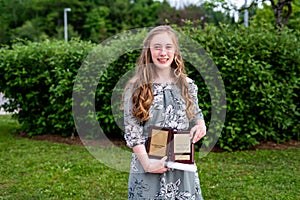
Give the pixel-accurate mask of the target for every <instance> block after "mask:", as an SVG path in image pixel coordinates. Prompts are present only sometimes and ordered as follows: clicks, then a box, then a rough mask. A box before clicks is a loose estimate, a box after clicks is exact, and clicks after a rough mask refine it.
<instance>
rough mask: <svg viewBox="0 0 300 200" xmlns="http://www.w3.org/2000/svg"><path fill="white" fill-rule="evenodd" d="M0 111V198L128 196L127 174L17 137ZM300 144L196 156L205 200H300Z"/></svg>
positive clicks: (85, 154) (81, 152)
mask: <svg viewBox="0 0 300 200" xmlns="http://www.w3.org/2000/svg"><path fill="white" fill-rule="evenodd" d="M18 126H19V125H18V124H17V123H16V121H14V120H13V119H11V117H10V116H9V115H0V200H1V199H5V200H10V199H22V200H26V199H30V200H32V199H43V200H44V199H57V200H58V199H70V200H71V199H72V200H73V199H80V200H81V199H117V200H118V199H127V181H128V173H126V172H121V171H118V170H115V169H112V168H109V167H106V166H105V165H103V164H101V163H100V162H99V161H98V160H97V159H95V157H94V156H93V155H91V154H90V153H89V151H88V150H87V149H86V148H85V147H81V146H71V145H67V144H56V143H51V142H46V141H34V140H29V139H25V138H19V137H16V136H15V135H14V134H13V132H15V131H16V128H17V127H18ZM299 155H300V148H294V149H286V150H257V151H242V152H233V153H229V152H228V153H227V152H225V153H210V154H208V156H206V157H204V158H202V159H201V160H197V165H198V169H199V175H200V181H201V187H202V193H203V196H204V198H205V199H209V200H210V199H217V200H220V199H229V200H231V199H264V200H265V199H280V200H281V199H291V200H294V199H300V196H299V188H300V170H299V164H300V157H299Z"/></svg>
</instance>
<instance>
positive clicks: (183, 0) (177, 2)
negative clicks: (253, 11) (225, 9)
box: [161, 0, 253, 21]
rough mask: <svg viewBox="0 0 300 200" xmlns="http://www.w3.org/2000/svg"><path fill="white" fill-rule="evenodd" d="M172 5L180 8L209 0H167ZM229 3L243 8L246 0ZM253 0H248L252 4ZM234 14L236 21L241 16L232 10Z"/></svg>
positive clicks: (228, 0)
mask: <svg viewBox="0 0 300 200" xmlns="http://www.w3.org/2000/svg"><path fill="white" fill-rule="evenodd" d="M161 1H162V0H161ZM167 1H168V2H169V3H170V5H171V6H174V7H177V8H180V7H183V6H184V5H190V4H196V5H197V4H199V3H202V2H204V1H208V0H167ZM226 1H227V2H228V3H230V4H233V5H235V6H236V7H237V8H241V7H242V6H243V5H244V4H245V0H226ZM252 1H253V0H247V5H250V4H251V2H252ZM231 15H232V16H234V18H235V21H237V20H238V18H239V13H238V12H236V11H232V13H231Z"/></svg>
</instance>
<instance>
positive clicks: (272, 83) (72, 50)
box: [0, 24, 300, 150]
mask: <svg viewBox="0 0 300 200" xmlns="http://www.w3.org/2000/svg"><path fill="white" fill-rule="evenodd" d="M177 30H178V31H180V32H182V33H184V34H185V35H187V36H189V37H191V38H193V39H194V40H195V41H197V42H198V43H199V44H200V45H202V46H203V48H204V49H205V50H206V51H207V52H208V54H209V55H210V56H211V58H212V59H213V61H214V62H215V64H216V65H217V67H218V69H219V71H220V73H221V75H222V79H223V81H224V85H225V90H226V102H227V107H226V109H227V112H226V121H225V125H224V128H223V131H222V133H221V137H220V138H219V140H218V146H220V147H221V148H223V149H226V150H236V149H248V148H251V147H253V146H254V145H256V144H258V143H259V142H261V141H276V142H283V141H287V140H290V139H296V140H299V132H300V125H299V121H300V111H299V93H300V91H299V88H300V81H299V80H300V77H299V74H300V42H299V39H298V38H299V35H300V34H299V32H297V31H292V30H283V31H282V32H280V33H278V32H277V31H276V30H274V29H273V28H272V27H269V26H268V25H263V26H256V25H255V24H254V25H252V26H250V27H248V28H245V27H243V26H238V27H230V26H227V25H221V26H220V27H215V26H211V25H207V26H206V28H205V29H201V28H200V27H199V28H195V27H192V26H189V25H186V26H185V27H183V28H177ZM96 46H97V45H96V44H92V43H89V42H85V41H80V40H72V41H70V42H68V43H66V42H63V41H49V40H47V41H44V42H41V43H35V42H29V41H19V42H17V43H15V44H14V45H13V46H11V47H2V48H1V49H0V76H1V77H0V91H1V92H3V93H4V94H5V96H6V97H7V98H9V99H10V101H9V104H6V105H4V109H5V110H6V111H14V110H16V109H17V110H18V113H16V115H15V116H16V118H17V119H18V120H19V122H20V123H21V124H22V131H24V132H26V133H27V134H29V135H35V134H46V133H50V134H61V135H63V136H69V135H71V134H74V133H76V128H75V124H74V119H73V115H72V93H73V86H74V83H75V79H76V76H77V73H78V70H79V68H80V67H81V66H82V64H83V62H84V60H85V59H86V57H87V56H88V55H89V53H90V52H91V51H92V50H94V49H95V47H96ZM139 52H140V51H139V50H136V51H129V52H127V53H126V54H124V55H122V56H120V57H119V58H118V59H117V60H115V61H113V62H112V63H111V64H110V66H108V67H107V69H106V70H105V71H101V77H100V79H99V82H98V85H97V90H96V94H95V95H96V97H95V101H96V102H95V105H96V108H95V109H96V118H97V120H98V121H99V122H100V124H101V127H102V128H103V129H104V130H103V131H104V132H105V133H109V136H111V137H119V136H122V134H123V133H122V130H120V128H119V127H118V125H117V123H116V121H115V118H114V117H113V114H112V111H111V98H112V92H113V88H114V87H115V84H116V83H117V82H118V80H119V79H120V77H122V76H123V75H124V74H125V73H126V72H127V71H128V70H130V69H132V68H133V67H134V64H135V60H136V59H137V57H138V55H139ZM186 65H187V69H188V74H189V76H190V77H191V78H193V79H194V80H195V81H196V83H197V85H198V87H199V105H200V107H201V108H202V109H203V112H204V115H205V118H206V121H207V124H208V127H209V121H210V116H211V102H210V101H211V100H210V96H209V92H208V88H207V86H206V85H205V83H204V81H203V79H202V77H201V76H200V74H199V73H196V69H195V68H194V67H193V66H192V65H191V64H190V63H188V62H187V63H186ZM87 81H88V80H87ZM92 95H93V94H92ZM82 98H84V96H83V97H82ZM83 102H84V101H83ZM85 103H86V105H80V106H87V107H88V106H90V105H93V103H91V102H90V103H89V102H88V101H86V102H85ZM87 117H88V116H87ZM91 117H94V116H91ZM82 120H83V121H84V120H86V118H84V117H83V118H82ZM87 131H88V132H89V134H92V132H93V130H87Z"/></svg>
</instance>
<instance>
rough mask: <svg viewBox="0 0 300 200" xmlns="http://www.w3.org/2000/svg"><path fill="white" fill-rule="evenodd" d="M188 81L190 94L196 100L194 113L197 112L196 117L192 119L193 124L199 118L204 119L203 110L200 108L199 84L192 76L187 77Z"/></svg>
mask: <svg viewBox="0 0 300 200" xmlns="http://www.w3.org/2000/svg"><path fill="white" fill-rule="evenodd" d="M187 82H188V84H189V89H188V91H189V94H190V96H191V98H192V100H193V102H194V113H195V117H194V118H193V119H192V120H191V123H192V124H195V123H196V121H197V120H199V119H202V120H204V117H203V114H202V110H201V109H200V108H199V104H198V96H197V94H198V87H197V85H196V84H195V83H194V81H193V80H192V79H190V78H187Z"/></svg>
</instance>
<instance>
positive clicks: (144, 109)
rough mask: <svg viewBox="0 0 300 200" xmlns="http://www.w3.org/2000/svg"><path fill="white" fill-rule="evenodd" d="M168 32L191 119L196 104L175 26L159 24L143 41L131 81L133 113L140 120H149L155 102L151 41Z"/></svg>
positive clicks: (176, 71) (154, 74) (172, 65)
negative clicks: (190, 88)
mask: <svg viewBox="0 0 300 200" xmlns="http://www.w3.org/2000/svg"><path fill="white" fill-rule="evenodd" d="M162 33H167V34H168V35H169V36H170V37H171V39H172V41H173V44H174V46H175V52H174V59H173V62H172V63H171V68H172V69H173V72H174V77H175V82H176V84H177V85H178V87H179V88H180V89H181V95H182V97H183V98H184V100H185V103H186V108H187V116H188V118H189V119H190V120H191V119H192V118H193V117H194V116H195V114H194V113H193V108H194V104H193V101H192V98H191V96H190V95H189V92H188V82H187V75H186V72H185V66H184V63H183V59H182V57H181V55H180V51H179V45H178V39H177V37H176V33H175V31H174V29H173V28H171V27H170V26H167V25H162V26H157V27H155V28H153V29H152V30H150V32H149V33H148V35H147V37H146V38H145V39H144V42H143V50H142V52H141V55H140V57H139V58H138V61H137V66H136V71H135V76H134V77H133V78H132V79H131V80H130V81H129V82H130V83H131V84H133V90H132V106H133V107H132V113H133V115H134V116H135V117H136V118H137V119H138V120H139V121H140V122H145V121H147V120H149V108H150V106H151V104H152V102H153V99H154V97H153V92H152V87H151V84H152V83H153V81H154V80H155V76H156V72H155V67H154V64H153V60H152V57H151V52H150V42H151V40H152V39H153V37H154V36H155V35H158V34H162Z"/></svg>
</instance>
